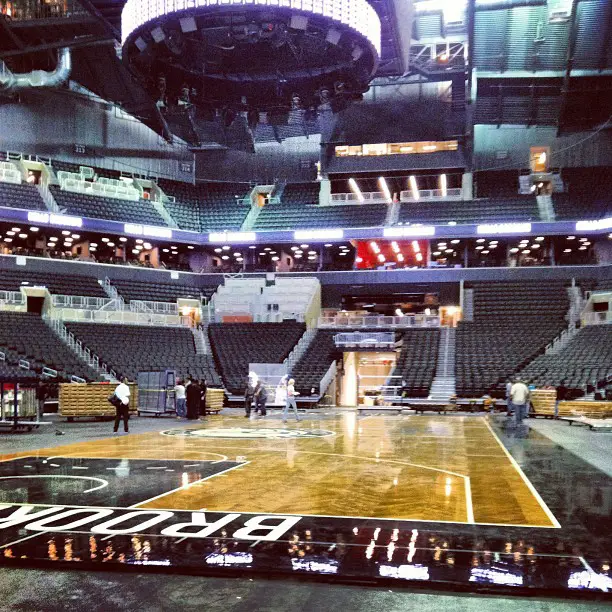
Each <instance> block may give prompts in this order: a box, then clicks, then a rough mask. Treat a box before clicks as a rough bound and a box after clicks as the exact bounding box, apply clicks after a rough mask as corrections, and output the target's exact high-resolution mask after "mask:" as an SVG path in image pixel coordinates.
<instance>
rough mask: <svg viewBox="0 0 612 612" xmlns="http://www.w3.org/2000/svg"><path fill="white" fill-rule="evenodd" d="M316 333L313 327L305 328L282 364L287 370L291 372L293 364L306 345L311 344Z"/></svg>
mask: <svg viewBox="0 0 612 612" xmlns="http://www.w3.org/2000/svg"><path fill="white" fill-rule="evenodd" d="M316 335H317V330H316V328H314V327H311V328H310V329H307V330H306V332H305V333H304V335H303V336H302V337H301V338H300V339H299V341H298V343H297V344H296V345H295V347H294V348H293V350H292V351H291V352H290V353H289V356H288V357H287V359H285V361H284V364H283V365H286V366H287V372H288V373H292V372H293V368H294V367H295V364H296V363H297V362H298V361H299V360H300V359H301V358H302V356H303V355H304V353H305V352H306V351H307V350H308V347H309V346H310V345H311V344H312V341H313V339H314V337H315V336H316Z"/></svg>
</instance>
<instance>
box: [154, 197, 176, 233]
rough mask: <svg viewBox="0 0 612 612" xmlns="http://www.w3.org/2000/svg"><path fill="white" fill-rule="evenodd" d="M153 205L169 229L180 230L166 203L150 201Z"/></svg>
mask: <svg viewBox="0 0 612 612" xmlns="http://www.w3.org/2000/svg"><path fill="white" fill-rule="evenodd" d="M149 201H150V202H151V204H152V205H153V208H154V209H155V210H156V211H157V212H158V213H159V215H160V216H161V218H162V219H163V220H164V221H165V222H166V224H167V225H168V227H173V228H175V229H176V228H178V223H177V222H176V221H175V220H174V219H173V217H172V215H171V214H170V213H169V212H168V210H167V209H166V207H165V206H164V203H163V202H162V201H161V200H149Z"/></svg>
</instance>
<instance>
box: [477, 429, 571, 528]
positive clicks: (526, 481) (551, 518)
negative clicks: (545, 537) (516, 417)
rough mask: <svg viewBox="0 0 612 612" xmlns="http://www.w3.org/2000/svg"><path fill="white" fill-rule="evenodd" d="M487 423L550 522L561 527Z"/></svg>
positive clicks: (556, 526)
mask: <svg viewBox="0 0 612 612" xmlns="http://www.w3.org/2000/svg"><path fill="white" fill-rule="evenodd" d="M485 423H486V425H487V427H488V429H489V431H490V432H491V435H492V436H493V437H494V438H495V439H496V440H497V443H498V444H499V445H500V446H501V448H502V450H503V451H504V453H506V457H508V459H509V461H510V463H511V464H512V465H513V467H514V469H515V470H516V471H517V472H518V473H519V476H520V477H521V478H522V479H523V482H524V483H525V484H526V485H527V488H528V489H529V490H530V491H531V494H532V495H533V496H534V497H535V498H536V501H537V502H538V504H540V507H541V508H542V510H544V513H545V514H546V516H547V517H548V518H549V520H550V522H551V523H552V524H553V526H554V527H555V528H556V529H560V528H561V523H559V521H558V520H557V517H556V516H555V515H554V514H553V513H552V512H551V510H550V508H549V507H548V506H547V505H546V503H545V502H544V500H543V499H542V497H541V496H540V494H539V493H538V491H537V490H536V488H535V487H534V486H533V485H532V484H531V481H530V480H529V478H527V476H526V474H525V472H523V470H522V468H521V466H520V465H519V464H518V463H517V461H516V459H515V458H514V457H513V456H512V455H511V454H510V451H509V450H508V449H507V448H506V447H505V446H504V443H503V442H502V441H501V440H500V439H499V436H498V435H497V434H496V433H495V431H493V428H492V427H491V425H490V424H489V421H488V420H486V419H485Z"/></svg>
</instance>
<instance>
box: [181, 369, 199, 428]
mask: <svg viewBox="0 0 612 612" xmlns="http://www.w3.org/2000/svg"><path fill="white" fill-rule="evenodd" d="M185 393H186V395H187V418H188V419H189V420H190V421H193V420H194V419H197V418H198V416H199V415H200V400H201V397H202V390H201V389H200V385H199V384H198V381H197V380H196V379H193V378H192V379H191V382H190V383H189V386H188V387H187V388H186V392H185Z"/></svg>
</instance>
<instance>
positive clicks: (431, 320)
mask: <svg viewBox="0 0 612 612" xmlns="http://www.w3.org/2000/svg"><path fill="white" fill-rule="evenodd" d="M319 327H353V328H359V327H369V328H389V327H440V317H439V316H438V315H424V314H416V315H404V316H403V317H385V316H380V317H377V316H367V315H349V314H346V315H343V314H338V315H335V316H326V317H320V318H319Z"/></svg>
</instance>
